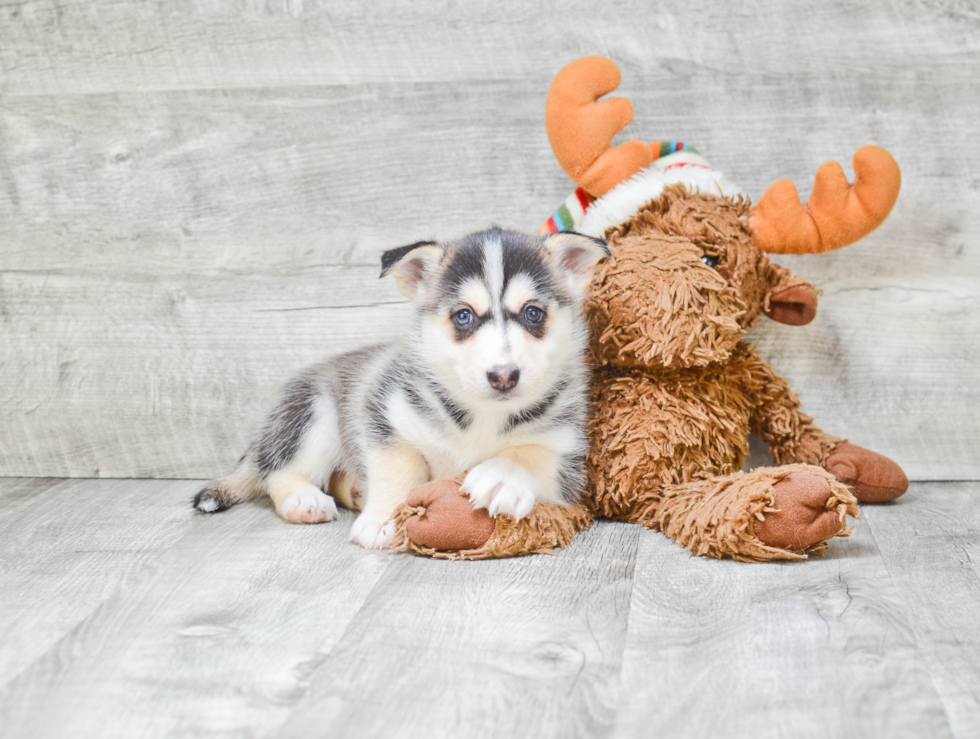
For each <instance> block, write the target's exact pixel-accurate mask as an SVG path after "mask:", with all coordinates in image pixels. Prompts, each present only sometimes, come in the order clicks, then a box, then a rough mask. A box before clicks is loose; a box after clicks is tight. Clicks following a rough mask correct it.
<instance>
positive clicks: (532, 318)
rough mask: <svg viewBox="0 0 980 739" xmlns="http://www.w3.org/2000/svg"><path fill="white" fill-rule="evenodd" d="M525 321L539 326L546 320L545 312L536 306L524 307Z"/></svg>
mask: <svg viewBox="0 0 980 739" xmlns="http://www.w3.org/2000/svg"><path fill="white" fill-rule="evenodd" d="M524 320H525V321H527V322H528V323H530V324H531V325H532V326H537V325H539V324H540V323H541V322H542V321H543V320H544V311H543V310H541V309H540V308H539V307H538V306H536V305H527V306H524Z"/></svg>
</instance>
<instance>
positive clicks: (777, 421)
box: [743, 347, 845, 467]
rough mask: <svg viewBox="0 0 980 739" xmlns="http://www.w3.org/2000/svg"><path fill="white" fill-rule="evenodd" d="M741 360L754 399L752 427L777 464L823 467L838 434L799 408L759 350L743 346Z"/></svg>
mask: <svg viewBox="0 0 980 739" xmlns="http://www.w3.org/2000/svg"><path fill="white" fill-rule="evenodd" d="M743 361H744V362H745V369H746V370H747V375H748V377H749V378H750V379H749V383H750V384H749V391H750V395H751V396H752V397H753V400H754V401H755V411H754V412H753V414H752V430H753V431H754V432H755V433H757V434H758V435H759V436H760V437H762V439H763V440H765V442H766V443H767V444H768V445H769V453H770V454H772V456H773V459H774V460H775V461H776V463H777V464H793V463H802V464H815V465H819V466H820V467H824V466H825V465H826V464H827V456H828V454H829V452H830V450H831V449H833V448H834V447H835V446H836V445H837V444H840V443H842V442H844V441H845V440H844V439H841V438H840V437H838V436H831V435H830V434H828V433H826V432H824V431H822V430H820V429H819V428H818V427H817V426H815V425H814V424H813V419H812V418H811V417H810V416H808V415H806V414H805V413H801V412H800V399H799V398H798V397H797V396H796V393H794V392H793V391H792V390H791V389H790V386H789V383H787V382H786V380H784V379H783V378H782V377H780V376H779V375H777V374H776V372H775V371H774V370H773V368H772V367H770V366H769V364H768V363H767V362H765V361H764V360H763V359H762V358H761V357H760V356H759V355H758V354H756V353H755V352H754V351H752V350H751V349H748V348H747V347H746V349H745V355H744V359H743Z"/></svg>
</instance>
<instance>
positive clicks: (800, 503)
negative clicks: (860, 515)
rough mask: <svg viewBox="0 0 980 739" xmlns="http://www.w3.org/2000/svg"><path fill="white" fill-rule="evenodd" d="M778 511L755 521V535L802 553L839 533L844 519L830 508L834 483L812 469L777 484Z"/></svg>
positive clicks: (771, 545)
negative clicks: (828, 507) (812, 471)
mask: <svg viewBox="0 0 980 739" xmlns="http://www.w3.org/2000/svg"><path fill="white" fill-rule="evenodd" d="M773 490H774V491H775V493H776V500H775V503H774V504H773V506H772V507H773V508H775V509H776V510H775V511H772V512H769V513H766V514H765V518H764V519H763V520H761V521H756V522H755V524H754V527H755V535H756V536H757V537H758V538H759V540H760V541H761V542H762V543H763V544H766V545H768V546H770V547H776V548H777V549H788V550H790V551H794V552H802V551H804V550H806V549H809V548H810V547H812V546H814V545H816V544H819V543H820V542H822V541H827V540H828V539H831V538H833V537H834V536H836V535H837V534H838V533H839V532H840V530H841V529H842V528H844V522H843V521H841V520H840V518H839V517H838V515H837V511H836V510H835V509H833V508H831V509H830V510H827V508H826V505H827V501H828V500H830V499H831V489H830V483H828V482H827V480H825V479H824V478H822V477H820V476H819V475H815V474H812V473H809V472H791V473H790V474H788V475H787V476H786V477H784V478H783V479H782V480H780V481H779V482H777V483H775V484H774V485H773Z"/></svg>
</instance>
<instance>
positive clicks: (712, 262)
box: [701, 254, 718, 269]
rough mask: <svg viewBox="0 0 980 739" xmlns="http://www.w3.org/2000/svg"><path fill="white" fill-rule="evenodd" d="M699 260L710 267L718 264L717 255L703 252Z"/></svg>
mask: <svg viewBox="0 0 980 739" xmlns="http://www.w3.org/2000/svg"><path fill="white" fill-rule="evenodd" d="M701 261H702V262H704V263H705V264H707V265H708V266H709V267H711V268H712V269H714V268H715V267H717V266H718V257H713V256H711V255H710V254H705V255H704V256H703V257H701Z"/></svg>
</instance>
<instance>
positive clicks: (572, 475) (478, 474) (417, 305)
mask: <svg viewBox="0 0 980 739" xmlns="http://www.w3.org/2000/svg"><path fill="white" fill-rule="evenodd" d="M606 254H608V249H607V248H606V245H605V243H604V242H602V241H600V240H598V239H592V238H590V237H586V236H581V235H579V234H574V233H563V234H553V235H550V236H546V237H539V236H531V235H526V234H521V233H516V232H512V231H504V230H501V229H499V228H492V229H490V230H487V231H483V232H480V233H476V234H471V235H469V236H466V237H464V238H462V239H459V240H456V241H451V242H447V243H438V242H429V241H427V242H419V243H416V244H412V245H410V246H406V247H402V248H399V249H393V250H391V251H388V252H386V253H385V254H384V255H383V256H382V271H381V275H382V277H384V276H385V275H388V274H393V275H394V276H395V278H396V279H397V281H398V286H399V289H400V290H401V291H402V293H404V294H405V295H406V296H407V297H409V298H411V300H412V301H413V304H414V313H413V317H412V321H411V326H410V329H409V330H408V331H406V332H405V333H404V335H403V336H402V337H401V338H400V339H399V340H396V341H394V342H392V343H388V344H379V345H376V346H371V347H367V348H365V349H361V350H358V351H355V352H350V353H348V354H343V355H340V356H337V357H334V358H332V359H328V360H327V361H325V362H323V363H321V364H318V365H315V366H313V367H310V368H308V369H306V370H304V371H303V372H301V373H300V374H299V375H298V376H296V377H295V378H293V379H292V380H290V381H289V382H288V383H287V384H286V385H285V386H284V387H283V389H282V390H281V391H280V393H279V396H278V398H277V399H276V401H275V403H274V404H273V407H272V410H271V412H270V413H269V415H268V417H267V418H266V420H265V423H264V424H263V426H262V427H261V429H260V430H259V432H258V434H257V435H256V437H255V440H254V441H253V443H252V444H251V445H250V446H249V448H248V451H247V452H246V453H245V455H244V456H243V457H242V459H241V461H240V462H239V464H238V467H237V468H236V470H235V471H234V472H233V473H232V474H231V475H229V476H228V477H225V478H222V479H220V480H216V481H215V482H213V483H211V484H210V485H208V486H207V487H206V488H205V489H204V490H202V491H201V492H200V493H198V495H197V497H196V498H195V500H194V506H195V507H196V508H197V509H198V510H200V511H204V512H207V513H211V512H215V511H219V510H223V509H225V508H228V507H229V506H231V505H234V504H235V503H238V502H240V501H243V500H245V499H247V498H250V497H252V496H254V495H258V494H261V493H262V492H266V493H268V494H269V496H270V497H271V498H272V500H273V503H274V504H275V508H276V512H277V513H278V514H279V515H280V516H282V517H283V518H285V519H287V520H289V521H293V522H296V523H318V522H321V521H329V520H332V519H334V518H335V517H336V515H337V506H336V504H335V502H334V498H333V497H331V495H328V494H327V493H326V492H324V491H329V492H331V493H333V494H334V496H336V497H338V498H339V499H340V500H341V502H342V503H344V504H345V505H348V506H352V507H357V501H355V500H354V499H353V495H352V493H351V486H352V484H353V481H358V485H359V486H360V487H361V488H362V493H363V498H362V505H360V508H361V514H360V516H358V518H357V520H356V521H355V522H354V526H353V529H352V533H351V539H352V540H354V541H355V542H357V543H358V544H360V545H361V546H363V547H366V548H381V547H383V546H384V545H385V544H386V543H387V542H388V541H389V540H390V539H391V536H392V535H393V533H394V532H393V527H392V526H391V524H390V522H389V519H390V518H391V516H392V514H393V512H394V510H395V509H396V508H397V506H398V505H399V504H401V503H403V502H404V501H405V500H406V498H407V497H408V493H409V491H410V490H411V489H412V488H414V487H416V486H418V485H421V484H423V483H425V482H428V481H430V480H435V479H439V478H445V477H452V476H454V475H457V474H460V473H462V472H464V471H466V470H469V473H468V474H467V475H466V478H465V480H464V483H463V491H464V492H465V493H467V494H468V495H469V496H470V498H471V499H472V502H473V505H474V507H476V508H487V509H488V511H489V512H490V513H491V514H492V515H497V514H500V513H505V514H508V515H510V516H513V517H514V518H518V519H519V518H522V517H524V516H526V515H527V514H528V513H529V512H530V511H531V509H532V508H533V506H534V503H535V501H537V500H545V501H554V502H560V503H572V502H575V501H577V500H578V499H579V496H580V494H581V490H582V486H583V484H584V469H583V460H584V454H585V450H586V434H585V422H586V412H587V403H588V401H587V391H588V378H589V373H588V370H587V367H586V364H585V349H586V331H587V329H586V325H585V322H584V320H583V319H582V317H581V315H580V310H581V303H582V299H583V296H584V293H585V290H586V287H587V285H588V282H589V279H590V277H591V271H592V268H593V267H594V265H595V264H596V263H597V262H598V261H599V260H600V259H601V258H602V257H603V256H605V255H606ZM331 481H332V482H331Z"/></svg>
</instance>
